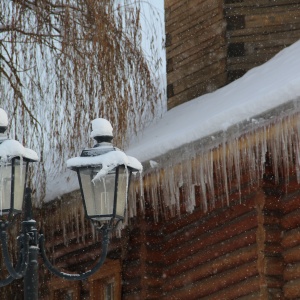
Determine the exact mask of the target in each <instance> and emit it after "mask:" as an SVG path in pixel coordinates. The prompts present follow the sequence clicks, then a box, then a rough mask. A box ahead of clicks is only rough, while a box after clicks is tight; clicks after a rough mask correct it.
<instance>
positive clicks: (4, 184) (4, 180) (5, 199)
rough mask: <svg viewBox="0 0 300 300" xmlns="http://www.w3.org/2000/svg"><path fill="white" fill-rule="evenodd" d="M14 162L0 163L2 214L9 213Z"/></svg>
mask: <svg viewBox="0 0 300 300" xmlns="http://www.w3.org/2000/svg"><path fill="white" fill-rule="evenodd" d="M11 178H12V164H11V163H5V164H1V165H0V215H3V214H5V213H8V211H9V210H10V204H11V202H10V199H11Z"/></svg>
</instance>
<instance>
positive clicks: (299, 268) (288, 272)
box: [283, 262, 300, 281]
mask: <svg viewBox="0 0 300 300" xmlns="http://www.w3.org/2000/svg"><path fill="white" fill-rule="evenodd" d="M283 279H284V280H285V281H292V280H295V279H299V280H300V262H296V263H293V264H288V265H287V266H286V267H285V269H284V272H283Z"/></svg>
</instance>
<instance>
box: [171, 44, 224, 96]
mask: <svg viewBox="0 0 300 300" xmlns="http://www.w3.org/2000/svg"><path fill="white" fill-rule="evenodd" d="M221 46H222V45H213V47H212V49H210V50H209V51H206V52H204V53H201V52H199V51H198V53H197V54H196V55H194V56H191V57H190V58H189V59H187V60H186V61H185V64H182V63H181V64H176V65H175V64H174V71H172V72H169V73H168V83H173V84H174V86H176V83H177V82H181V81H182V80H184V77H187V76H193V75H192V74H194V73H195V74H196V76H198V72H199V71H200V70H202V69H205V68H206V67H207V66H209V65H211V64H212V63H214V62H216V61H218V60H219V59H222V58H225V57H226V55H227V51H226V48H225V45H224V44H223V47H221ZM198 80H199V79H198ZM174 92H175V93H176V89H175V90H174Z"/></svg>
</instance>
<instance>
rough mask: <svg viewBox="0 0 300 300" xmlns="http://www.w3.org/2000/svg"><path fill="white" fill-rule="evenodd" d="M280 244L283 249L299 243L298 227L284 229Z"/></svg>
mask: <svg viewBox="0 0 300 300" xmlns="http://www.w3.org/2000/svg"><path fill="white" fill-rule="evenodd" d="M281 245H282V247H283V248H285V249H288V248H292V247H295V246H297V245H300V227H297V228H295V229H292V230H286V231H284V235H283V237H282V241H281Z"/></svg>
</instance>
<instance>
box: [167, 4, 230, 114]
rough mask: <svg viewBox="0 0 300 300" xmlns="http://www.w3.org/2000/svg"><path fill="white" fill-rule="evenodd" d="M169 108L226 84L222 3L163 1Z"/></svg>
mask: <svg viewBox="0 0 300 300" xmlns="http://www.w3.org/2000/svg"><path fill="white" fill-rule="evenodd" d="M165 14H166V51H167V74H168V75H167V94H168V108H169V109H170V108H172V107H174V106H176V105H178V104H181V103H183V102H186V101H188V100H191V99H193V98H195V97H197V96H199V95H202V94H204V93H207V92H210V91H213V90H215V89H217V88H218V87H220V86H222V85H224V84H225V83H226V74H225V66H226V45H225V30H224V20H223V3H222V0H190V1H181V0H175V1H174V0H165Z"/></svg>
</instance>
